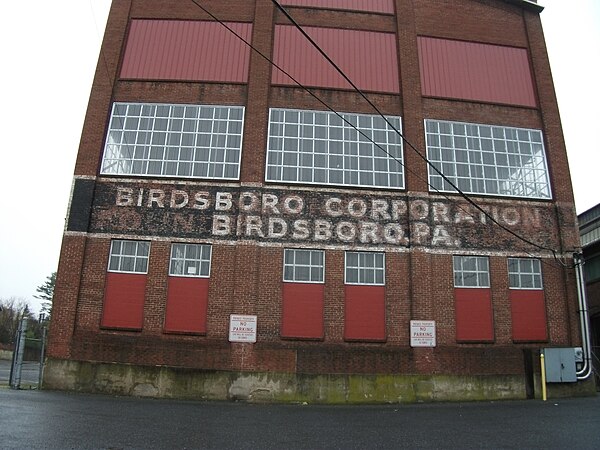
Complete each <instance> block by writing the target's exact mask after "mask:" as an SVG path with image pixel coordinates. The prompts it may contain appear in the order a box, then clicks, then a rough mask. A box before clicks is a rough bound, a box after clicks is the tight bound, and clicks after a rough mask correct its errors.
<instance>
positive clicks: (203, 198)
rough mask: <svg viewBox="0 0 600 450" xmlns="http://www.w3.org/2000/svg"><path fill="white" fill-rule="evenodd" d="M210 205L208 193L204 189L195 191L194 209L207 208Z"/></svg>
mask: <svg viewBox="0 0 600 450" xmlns="http://www.w3.org/2000/svg"><path fill="white" fill-rule="evenodd" d="M209 207H210V194H209V193H208V192H206V191H201V192H196V194H195V195H194V205H193V206H192V208H194V209H208V208H209Z"/></svg>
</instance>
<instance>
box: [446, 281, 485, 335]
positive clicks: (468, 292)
mask: <svg viewBox="0 0 600 450" xmlns="http://www.w3.org/2000/svg"><path fill="white" fill-rule="evenodd" d="M454 294H455V297H456V303H455V307H456V340H457V341H463V342H464V341H478V342H480V341H493V340H494V321H493V318H492V317H493V316H492V290H491V289H484V288H477V289H468V288H456V289H454Z"/></svg>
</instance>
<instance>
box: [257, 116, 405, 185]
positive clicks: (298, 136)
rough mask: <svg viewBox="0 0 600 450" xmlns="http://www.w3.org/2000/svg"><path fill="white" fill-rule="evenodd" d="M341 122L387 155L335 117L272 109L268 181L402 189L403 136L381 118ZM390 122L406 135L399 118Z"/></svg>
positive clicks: (354, 118)
mask: <svg viewBox="0 0 600 450" xmlns="http://www.w3.org/2000/svg"><path fill="white" fill-rule="evenodd" d="M342 116H343V117H344V118H345V119H346V120H348V122H350V123H351V124H353V125H355V126H356V127H357V128H358V129H359V130H361V131H362V132H363V133H364V134H365V135H366V136H368V137H369V138H371V139H372V140H373V141H374V142H376V143H377V144H379V145H380V146H381V147H382V148H383V149H385V152H384V151H382V150H381V149H380V148H378V147H377V146H376V145H374V144H373V143H372V142H371V141H370V140H369V139H367V138H366V137H365V136H363V135H361V134H360V133H359V132H358V131H357V130H356V129H354V128H353V127H352V126H350V125H348V124H347V123H346V122H344V121H343V120H342V119H341V118H340V117H338V116H337V115H336V114H334V113H331V112H325V111H302V110H291V109H271V110H270V120H269V140H268V150H267V166H266V180H267V181H283V182H289V183H307V184H331V185H342V186H371V187H381V188H393V189H403V188H404V172H403V166H402V161H403V160H402V158H403V156H402V138H401V137H400V136H399V135H398V133H396V132H395V131H394V130H393V129H392V128H391V127H389V125H388V124H387V123H386V121H385V120H384V119H383V118H382V117H379V116H373V115H364V114H349V113H343V114H342ZM387 119H388V120H389V121H390V123H392V124H393V125H394V127H395V128H396V129H397V130H401V120H400V117H394V116H389V117H387ZM386 152H387V153H386ZM390 155H391V156H390Z"/></svg>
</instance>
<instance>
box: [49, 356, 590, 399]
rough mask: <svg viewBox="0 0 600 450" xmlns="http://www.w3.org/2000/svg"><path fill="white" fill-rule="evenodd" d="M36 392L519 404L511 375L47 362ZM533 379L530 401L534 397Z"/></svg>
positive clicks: (573, 387)
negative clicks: (298, 371)
mask: <svg viewBox="0 0 600 450" xmlns="http://www.w3.org/2000/svg"><path fill="white" fill-rule="evenodd" d="M43 388H44V389H56V390H67V391H79V392H91V393H105V394H112V395H131V396H138V397H162V398H179V399H195V400H240V401H247V402H290V403H299V402H307V403H327V404H359V403H412V402H433V401H478V400H479V401H481V400H488V401H489V400H509V399H525V398H526V389H525V379H524V377H522V376H518V375H481V376H476V375H474V376H458V375H401V374H395V375H384V374H373V375H364V374H361V375H343V374H330V375H314V374H294V373H256V372H252V373H251V372H225V371H201V370H192V369H183V368H174V367H165V366H162V367H144V366H133V365H126V364H107V363H94V362H83V361H72V360H60V359H48V360H47V361H46V368H45V372H44V383H43ZM540 393H541V388H540V384H539V379H538V380H536V397H538V398H539V397H540V395H541V394H540ZM548 393H549V398H558V397H565V396H575V395H594V394H595V386H594V383H593V381H586V382H580V383H569V384H561V385H550V386H549V389H548Z"/></svg>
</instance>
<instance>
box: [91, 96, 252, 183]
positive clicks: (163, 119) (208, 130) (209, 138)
mask: <svg viewBox="0 0 600 450" xmlns="http://www.w3.org/2000/svg"><path fill="white" fill-rule="evenodd" d="M243 120H244V108H243V107H241V106H199V105H173V104H150V103H146V104H140V103H115V104H114V105H113V110H112V115H111V119H110V126H109V129H108V134H107V138H106V145H105V147H104V158H103V160H102V169H101V172H102V173H103V174H109V175H112V174H115V175H142V176H156V177H184V178H219V179H238V178H239V169H240V158H241V152H242V128H243Z"/></svg>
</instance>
